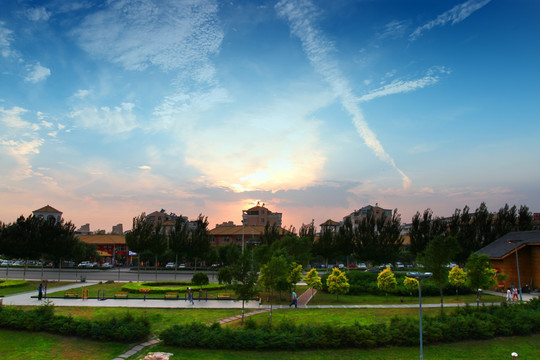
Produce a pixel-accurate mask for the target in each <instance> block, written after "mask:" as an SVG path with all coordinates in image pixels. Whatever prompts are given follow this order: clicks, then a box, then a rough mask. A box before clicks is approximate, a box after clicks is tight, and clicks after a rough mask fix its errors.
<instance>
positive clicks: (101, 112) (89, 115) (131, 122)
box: [70, 103, 137, 135]
mask: <svg viewBox="0 0 540 360" xmlns="http://www.w3.org/2000/svg"><path fill="white" fill-rule="evenodd" d="M134 106H135V105H134V104H132V103H122V104H121V105H120V106H115V107H113V108H110V107H108V106H103V107H101V108H99V109H98V108H96V107H85V108H82V109H78V110H76V111H73V112H72V113H71V114H70V117H71V118H73V119H75V120H76V122H77V124H78V125H79V126H82V127H84V128H90V129H94V130H95V131H97V132H99V133H102V134H109V135H113V134H119V133H123V132H128V131H131V130H133V129H134V128H135V127H136V126H137V121H136V116H135V114H134V113H133V108H134Z"/></svg>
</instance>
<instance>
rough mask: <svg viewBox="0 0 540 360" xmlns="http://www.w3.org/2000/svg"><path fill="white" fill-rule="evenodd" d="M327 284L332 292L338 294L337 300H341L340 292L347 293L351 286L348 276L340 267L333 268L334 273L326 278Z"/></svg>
mask: <svg viewBox="0 0 540 360" xmlns="http://www.w3.org/2000/svg"><path fill="white" fill-rule="evenodd" d="M326 285H327V286H328V292H329V293H330V294H336V300H337V301H339V295H340V294H347V293H348V292H349V287H350V285H349V280H348V279H347V276H345V273H344V272H342V271H341V270H339V269H338V268H334V269H332V273H331V274H330V275H329V276H328V278H327V279H326Z"/></svg>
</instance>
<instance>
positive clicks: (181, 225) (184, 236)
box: [169, 215, 189, 280]
mask: <svg viewBox="0 0 540 360" xmlns="http://www.w3.org/2000/svg"><path fill="white" fill-rule="evenodd" d="M188 243H189V226H188V221H187V219H186V218H184V217H183V216H182V215H180V216H179V217H177V218H176V221H175V222H174V227H173V228H172V229H171V231H170V233H169V249H171V250H172V252H173V253H174V255H175V261H174V270H175V272H174V280H176V268H177V267H178V255H182V254H183V255H185V254H186V251H187V247H188Z"/></svg>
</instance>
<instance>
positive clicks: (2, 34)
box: [0, 21, 14, 58]
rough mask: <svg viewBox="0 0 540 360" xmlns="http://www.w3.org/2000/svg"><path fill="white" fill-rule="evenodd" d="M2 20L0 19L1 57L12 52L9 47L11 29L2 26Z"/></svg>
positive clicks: (11, 37)
mask: <svg viewBox="0 0 540 360" xmlns="http://www.w3.org/2000/svg"><path fill="white" fill-rule="evenodd" d="M4 24H5V23H4V22H3V21H0V54H2V57H5V58H7V57H9V56H10V55H13V54H14V51H13V50H12V49H11V43H12V42H13V31H11V30H10V29H8V28H6V27H5V26H4Z"/></svg>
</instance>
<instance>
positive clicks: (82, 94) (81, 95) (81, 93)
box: [73, 89, 90, 99]
mask: <svg viewBox="0 0 540 360" xmlns="http://www.w3.org/2000/svg"><path fill="white" fill-rule="evenodd" d="M88 94H90V91H89V90H83V89H79V90H77V92H76V93H75V94H73V96H74V97H76V98H80V99H84V98H85V97H87V96H88Z"/></svg>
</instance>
